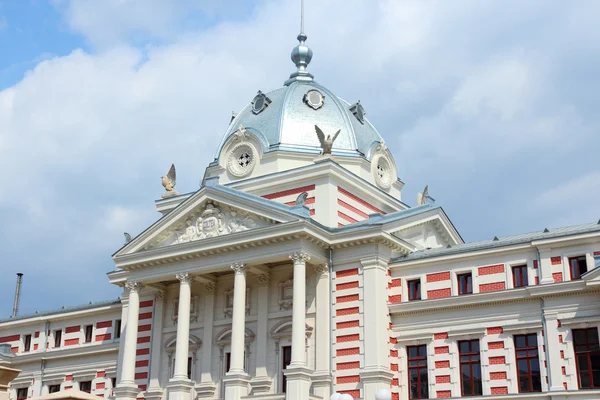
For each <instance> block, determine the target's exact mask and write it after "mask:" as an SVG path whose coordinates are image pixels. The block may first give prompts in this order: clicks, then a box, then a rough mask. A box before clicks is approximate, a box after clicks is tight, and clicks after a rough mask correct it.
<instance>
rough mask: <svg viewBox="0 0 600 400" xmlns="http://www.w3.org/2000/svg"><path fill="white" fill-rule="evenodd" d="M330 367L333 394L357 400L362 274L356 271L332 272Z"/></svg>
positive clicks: (361, 333)
mask: <svg viewBox="0 0 600 400" xmlns="http://www.w3.org/2000/svg"><path fill="white" fill-rule="evenodd" d="M333 285H334V288H335V291H334V296H333V302H334V304H333V351H334V354H333V365H334V367H333V368H334V371H333V374H334V383H335V391H337V392H339V393H342V394H344V393H346V394H349V395H351V396H352V397H353V398H359V397H361V390H360V387H361V385H360V368H361V366H362V365H363V362H364V358H363V355H362V354H363V351H364V346H363V341H362V340H363V323H364V320H363V310H362V307H363V305H362V296H363V290H362V274H361V273H360V270H359V269H358V268H352V269H345V270H338V271H335V272H334V276H333Z"/></svg>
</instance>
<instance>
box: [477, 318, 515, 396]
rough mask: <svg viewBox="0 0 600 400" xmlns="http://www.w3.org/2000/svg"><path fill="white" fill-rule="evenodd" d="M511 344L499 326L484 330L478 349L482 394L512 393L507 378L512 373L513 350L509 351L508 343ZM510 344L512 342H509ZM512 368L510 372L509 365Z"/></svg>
mask: <svg viewBox="0 0 600 400" xmlns="http://www.w3.org/2000/svg"><path fill="white" fill-rule="evenodd" d="M509 342H511V336H510V335H507V334H505V333H504V329H503V328H502V327H500V326H491V327H488V328H487V329H486V334H485V336H484V337H483V339H482V340H481V342H480V344H479V347H480V351H481V373H482V378H483V381H484V382H485V381H488V382H489V383H488V385H487V388H488V390H489V393H486V385H485V384H484V392H483V394H508V393H514V392H515V391H514V390H510V389H511V387H510V385H511V383H510V382H509V377H510V376H512V374H513V373H515V372H514V365H515V364H514V362H513V363H511V360H513V361H514V350H513V351H510V350H509V349H510V346H509V345H508V343H509ZM511 343H512V342H511ZM511 364H512V366H513V368H512V370H511V368H509V365H511Z"/></svg>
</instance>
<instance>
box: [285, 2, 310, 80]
mask: <svg viewBox="0 0 600 400" xmlns="http://www.w3.org/2000/svg"><path fill="white" fill-rule="evenodd" d="M306 38H307V36H306V34H305V33H304V0H300V34H299V35H298V42H299V43H298V45H297V46H296V47H294V49H293V50H292V55H291V58H292V61H293V63H294V64H295V65H296V68H298V70H297V71H296V72H294V73H293V74H291V75H290V78H289V79H288V80H287V81H285V83H284V84H285V85H289V84H290V83H292V82H295V81H305V82H306V81H312V80H313V76H312V75H311V74H309V73H308V72H307V71H306V67H307V66H308V64H310V60H311V59H312V56H313V52H312V50H311V49H310V48H309V47H308V46H307V45H306V44H305V43H304V42H305V41H306Z"/></svg>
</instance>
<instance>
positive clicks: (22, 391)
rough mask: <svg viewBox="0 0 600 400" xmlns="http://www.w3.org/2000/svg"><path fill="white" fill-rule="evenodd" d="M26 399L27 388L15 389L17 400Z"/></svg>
mask: <svg viewBox="0 0 600 400" xmlns="http://www.w3.org/2000/svg"><path fill="white" fill-rule="evenodd" d="M26 398H27V388H20V389H17V400H25V399H26Z"/></svg>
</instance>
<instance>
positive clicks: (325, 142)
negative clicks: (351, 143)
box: [315, 125, 341, 155]
mask: <svg viewBox="0 0 600 400" xmlns="http://www.w3.org/2000/svg"><path fill="white" fill-rule="evenodd" d="M315 131H316V132H317V137H318V138H319V142H321V151H322V153H323V155H327V154H331V149H332V148H333V142H335V139H337V137H338V135H339V134H340V131H341V129H339V130H338V131H337V132H336V133H335V135H333V137H331V135H327V138H325V133H323V131H322V130H321V128H319V127H318V126H317V125H315Z"/></svg>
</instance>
